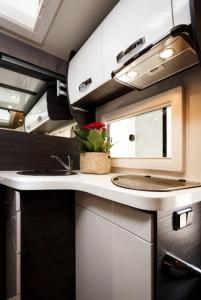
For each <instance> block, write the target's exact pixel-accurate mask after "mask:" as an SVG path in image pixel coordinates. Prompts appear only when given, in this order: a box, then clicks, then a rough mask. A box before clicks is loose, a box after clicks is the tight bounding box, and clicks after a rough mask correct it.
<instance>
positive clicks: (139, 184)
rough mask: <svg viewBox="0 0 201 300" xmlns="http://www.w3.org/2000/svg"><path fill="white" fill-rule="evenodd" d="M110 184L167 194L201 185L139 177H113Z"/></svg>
mask: <svg viewBox="0 0 201 300" xmlns="http://www.w3.org/2000/svg"><path fill="white" fill-rule="evenodd" d="M112 182H113V183H114V184H115V185H117V186H119V187H123V188H127V189H133V190H140V191H152V192H167V191H174V190H181V189H188V188H193V187H201V183H199V182H192V181H186V180H185V179H178V180H177V179H169V178H158V177H152V176H140V175H120V176H116V177H113V178H112Z"/></svg>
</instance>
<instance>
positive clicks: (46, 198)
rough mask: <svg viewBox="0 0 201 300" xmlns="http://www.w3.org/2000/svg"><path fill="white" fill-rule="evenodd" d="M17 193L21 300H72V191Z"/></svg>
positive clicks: (73, 285)
mask: <svg viewBox="0 0 201 300" xmlns="http://www.w3.org/2000/svg"><path fill="white" fill-rule="evenodd" d="M20 195H21V210H22V212H21V222H22V225H21V226H22V252H21V266H22V267H21V268H22V269H21V272H22V273H21V280H22V282H21V289H22V300H36V299H37V300H55V299H58V300H61V299H66V300H75V203H74V192H73V191H31V192H21V193H20Z"/></svg>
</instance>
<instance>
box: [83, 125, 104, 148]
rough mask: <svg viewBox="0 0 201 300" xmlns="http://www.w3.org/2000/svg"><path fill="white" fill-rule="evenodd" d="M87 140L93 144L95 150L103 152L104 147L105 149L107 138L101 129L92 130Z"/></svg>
mask: <svg viewBox="0 0 201 300" xmlns="http://www.w3.org/2000/svg"><path fill="white" fill-rule="evenodd" d="M87 140H88V141H89V143H90V144H91V146H92V148H93V151H94V152H99V151H100V152H102V151H103V150H102V149H103V146H104V143H105V140H104V138H103V136H102V134H101V133H100V132H99V131H97V130H96V129H92V130H90V131H89V135H88V137H87Z"/></svg>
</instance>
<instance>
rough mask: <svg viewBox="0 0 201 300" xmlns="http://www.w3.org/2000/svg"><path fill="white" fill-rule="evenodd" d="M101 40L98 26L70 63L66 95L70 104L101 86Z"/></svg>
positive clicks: (100, 30)
mask: <svg viewBox="0 0 201 300" xmlns="http://www.w3.org/2000/svg"><path fill="white" fill-rule="evenodd" d="M101 38H102V26H99V27H98V29H97V30H96V31H95V32H94V33H93V34H92V35H91V37H90V38H89V39H88V40H87V42H86V43H85V44H84V45H83V46H82V48H81V49H80V50H79V51H78V53H77V54H76V55H75V56H74V57H73V59H72V60H71V61H70V64H69V69H68V93H69V99H70V103H71V104H73V103H75V102H76V101H78V100H79V99H81V98H82V97H84V96H85V95H87V94H89V93H90V92H92V91H93V90H95V89H96V88H97V87H99V86H100V85H101V84H103V81H104V76H103V68H102V48H101Z"/></svg>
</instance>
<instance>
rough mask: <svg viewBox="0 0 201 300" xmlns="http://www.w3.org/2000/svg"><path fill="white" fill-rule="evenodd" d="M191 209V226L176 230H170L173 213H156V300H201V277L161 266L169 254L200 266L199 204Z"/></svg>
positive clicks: (200, 217)
mask: <svg viewBox="0 0 201 300" xmlns="http://www.w3.org/2000/svg"><path fill="white" fill-rule="evenodd" d="M192 208H193V211H194V218H193V224H192V225H190V226H188V227H185V228H183V229H181V230H178V231H175V230H173V222H172V214H173V211H168V212H159V213H158V214H157V291H156V292H157V297H156V299H157V300H161V299H163V300H170V299H174V300H198V299H201V278H198V277H197V278H196V277H192V276H191V275H187V274H184V273H182V272H181V271H178V270H174V269H172V268H168V267H166V266H163V265H162V261H163V257H164V254H165V252H167V251H168V252H170V253H172V254H175V255H176V256H178V257H180V258H181V259H183V260H186V261H187V262H189V263H192V264H194V265H196V266H199V267H201V203H197V204H194V205H192Z"/></svg>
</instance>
